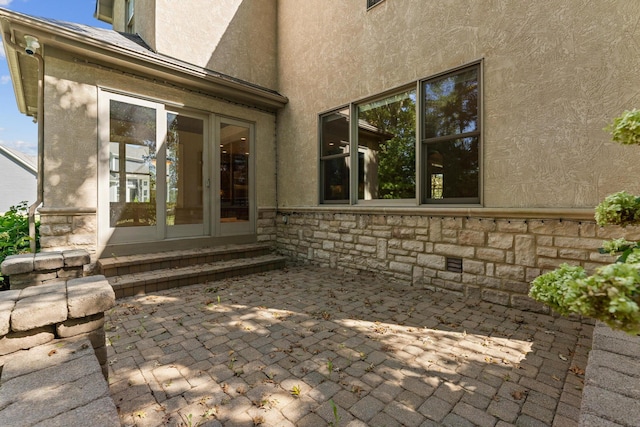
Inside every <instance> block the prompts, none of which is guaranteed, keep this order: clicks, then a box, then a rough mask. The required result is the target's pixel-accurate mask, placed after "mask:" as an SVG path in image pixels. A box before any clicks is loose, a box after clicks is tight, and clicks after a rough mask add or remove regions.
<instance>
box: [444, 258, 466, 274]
mask: <svg viewBox="0 0 640 427" xmlns="http://www.w3.org/2000/svg"><path fill="white" fill-rule="evenodd" d="M447 271H450V272H452V273H462V258H449V257H447Z"/></svg>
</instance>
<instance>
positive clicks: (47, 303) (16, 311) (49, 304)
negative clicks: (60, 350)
mask: <svg viewBox="0 0 640 427" xmlns="http://www.w3.org/2000/svg"><path fill="white" fill-rule="evenodd" d="M54 289H55V290H54V291H52V292H45V293H41V294H36V295H31V296H28V297H26V298H22V295H21V298H20V299H19V300H18V302H16V305H15V307H14V308H13V311H12V312H11V330H12V331H14V332H21V331H29V330H32V329H37V328H39V327H42V326H47V325H53V324H55V323H59V322H64V321H65V320H67V299H66V289H65V288H64V287H60V286H58V287H56V288H54Z"/></svg>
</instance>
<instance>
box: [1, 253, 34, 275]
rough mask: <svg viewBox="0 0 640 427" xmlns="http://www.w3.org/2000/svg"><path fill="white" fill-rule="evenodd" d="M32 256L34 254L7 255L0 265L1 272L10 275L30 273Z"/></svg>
mask: <svg viewBox="0 0 640 427" xmlns="http://www.w3.org/2000/svg"><path fill="white" fill-rule="evenodd" d="M34 258H35V254H20V255H9V256H8V257H6V258H5V260H4V261H2V265H0V269H1V270H2V274H3V275H5V276H10V275H12V274H21V273H31V272H32V271H33V265H34V264H33V260H34Z"/></svg>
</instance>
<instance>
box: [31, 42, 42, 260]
mask: <svg viewBox="0 0 640 427" xmlns="http://www.w3.org/2000/svg"><path fill="white" fill-rule="evenodd" d="M32 56H34V57H35V58H36V59H37V60H38V112H37V116H36V120H37V122H38V172H37V175H36V188H37V190H36V191H37V195H36V201H35V202H33V204H32V205H31V206H29V246H30V249H31V252H32V253H35V252H36V246H37V241H36V208H37V207H38V206H40V204H41V203H42V199H43V198H44V182H43V181H44V180H43V175H44V58H43V57H42V55H40V54H39V53H34V54H33V55H32Z"/></svg>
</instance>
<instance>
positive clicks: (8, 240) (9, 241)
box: [0, 202, 39, 282]
mask: <svg viewBox="0 0 640 427" xmlns="http://www.w3.org/2000/svg"><path fill="white" fill-rule="evenodd" d="M27 213H28V211H27V202H21V203H19V204H18V205H16V206H11V207H10V208H9V210H8V211H7V212H6V213H5V214H4V215H0V263H2V261H4V259H5V258H6V257H8V256H9V255H15V254H21V253H26V252H29V246H30V242H31V240H30V239H29V219H28V216H27ZM38 228H39V224H38V223H36V239H37V232H38ZM2 281H3V277H2V275H1V273H0V282H2Z"/></svg>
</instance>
